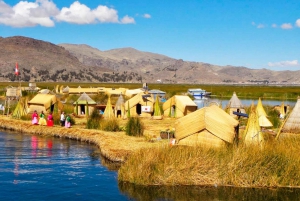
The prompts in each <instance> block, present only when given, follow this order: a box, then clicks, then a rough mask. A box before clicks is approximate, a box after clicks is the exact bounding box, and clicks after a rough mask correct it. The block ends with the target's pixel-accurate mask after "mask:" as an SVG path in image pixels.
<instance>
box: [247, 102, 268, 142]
mask: <svg viewBox="0 0 300 201" xmlns="http://www.w3.org/2000/svg"><path fill="white" fill-rule="evenodd" d="M244 142H245V144H247V145H248V144H257V145H259V144H261V143H263V142H264V138H263V134H262V132H261V128H260V125H259V120H258V113H257V110H256V108H255V107H254V104H252V105H251V108H250V115H249V118H248V122H247V126H246V129H245V139H244Z"/></svg>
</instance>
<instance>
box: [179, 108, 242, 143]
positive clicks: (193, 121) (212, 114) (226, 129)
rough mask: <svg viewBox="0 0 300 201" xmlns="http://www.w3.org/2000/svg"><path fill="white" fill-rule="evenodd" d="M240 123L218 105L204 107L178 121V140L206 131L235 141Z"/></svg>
mask: <svg viewBox="0 0 300 201" xmlns="http://www.w3.org/2000/svg"><path fill="white" fill-rule="evenodd" d="M238 124H239V122H238V121H237V120H235V119H234V118H233V117H231V116H230V115H229V114H227V113H226V112H225V111H224V110H222V109H221V108H219V107H218V106H216V105H212V106H209V107H203V108H201V109H199V110H196V111H195V112H193V113H190V114H188V115H186V116H184V117H181V118H180V119H178V120H177V121H176V124H175V130H176V140H177V142H180V140H182V139H184V138H187V137H189V136H192V135H194V134H197V133H199V132H204V131H205V132H207V133H209V134H211V135H213V136H215V137H217V138H219V139H221V140H222V141H225V142H228V143H233V141H234V137H235V129H234V128H235V127H236V126H237V125H238Z"/></svg>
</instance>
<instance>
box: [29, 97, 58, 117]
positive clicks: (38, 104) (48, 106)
mask: <svg viewBox="0 0 300 201" xmlns="http://www.w3.org/2000/svg"><path fill="white" fill-rule="evenodd" d="M56 103H57V98H56V96H55V95H53V94H37V95H36V96H35V97H33V98H32V99H31V100H30V101H29V102H28V106H29V111H28V113H33V112H34V111H35V110H36V111H37V112H38V113H40V112H42V111H44V112H46V111H47V112H53V110H54V105H55V104H56Z"/></svg>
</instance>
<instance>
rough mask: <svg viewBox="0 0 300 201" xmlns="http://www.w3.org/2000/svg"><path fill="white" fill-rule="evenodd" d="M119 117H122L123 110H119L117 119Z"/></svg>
mask: <svg viewBox="0 0 300 201" xmlns="http://www.w3.org/2000/svg"><path fill="white" fill-rule="evenodd" d="M119 116H120V117H122V111H121V110H117V115H116V117H117V118H119Z"/></svg>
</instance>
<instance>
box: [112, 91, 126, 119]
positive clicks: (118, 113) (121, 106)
mask: <svg viewBox="0 0 300 201" xmlns="http://www.w3.org/2000/svg"><path fill="white" fill-rule="evenodd" d="M114 111H115V117H121V118H123V117H124V115H125V102H124V98H123V95H122V94H120V96H119V98H118V100H117V102H116V104H115V110H114Z"/></svg>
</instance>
